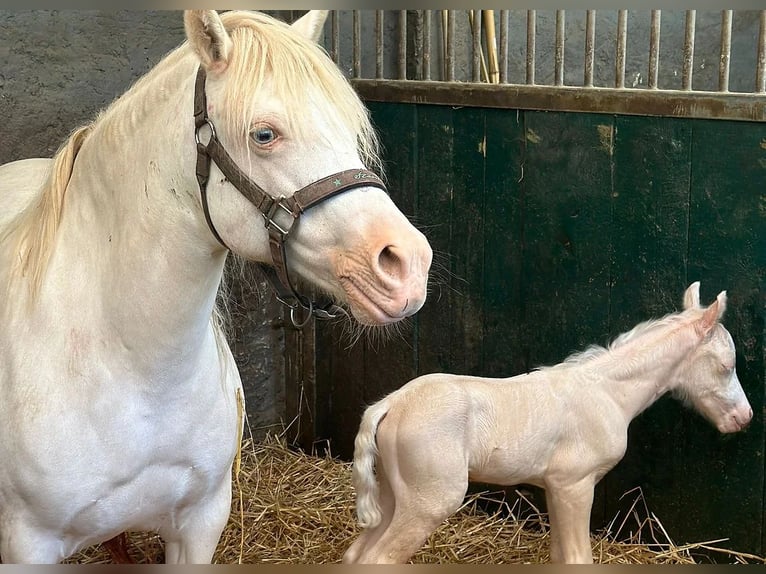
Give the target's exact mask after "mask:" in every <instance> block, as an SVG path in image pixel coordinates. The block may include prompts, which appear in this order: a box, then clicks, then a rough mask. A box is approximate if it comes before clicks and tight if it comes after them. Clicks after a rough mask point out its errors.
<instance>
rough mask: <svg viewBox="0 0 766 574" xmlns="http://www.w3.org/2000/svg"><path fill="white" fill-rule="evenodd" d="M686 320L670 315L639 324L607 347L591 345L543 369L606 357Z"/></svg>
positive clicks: (580, 363)
mask: <svg viewBox="0 0 766 574" xmlns="http://www.w3.org/2000/svg"><path fill="white" fill-rule="evenodd" d="M688 320H689V317H688V315H686V314H682V313H670V314H668V315H665V316H664V317H660V318H659V319H649V320H648V321H644V322H643V323H639V324H638V325H636V326H635V327H633V328H632V329H631V330H630V331H626V332H625V333H622V334H621V335H618V336H617V337H615V338H614V340H613V341H612V342H611V343H610V344H609V345H608V346H607V347H602V346H600V345H591V346H589V347H588V348H586V349H585V350H584V351H580V352H577V353H573V354H571V355H569V356H568V357H567V358H566V359H564V361H562V362H561V363H559V364H557V365H551V366H549V367H543V368H544V369H555V368H559V367H561V368H566V367H572V366H578V365H582V364H584V363H587V362H588V361H591V360H593V359H596V358H598V357H603V356H604V355H607V354H608V353H610V352H612V351H614V350H616V349H620V348H622V347H624V346H626V345H628V344H630V343H633V342H635V341H637V340H638V339H640V338H642V337H645V336H647V335H650V334H653V333H656V332H657V331H660V330H664V329H668V328H672V327H676V326H678V325H679V324H681V323H684V322H688Z"/></svg>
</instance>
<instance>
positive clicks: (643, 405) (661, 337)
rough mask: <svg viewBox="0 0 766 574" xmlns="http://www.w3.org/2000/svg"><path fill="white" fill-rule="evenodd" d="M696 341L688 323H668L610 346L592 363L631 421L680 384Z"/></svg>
mask: <svg viewBox="0 0 766 574" xmlns="http://www.w3.org/2000/svg"><path fill="white" fill-rule="evenodd" d="M697 343H698V338H697V336H696V334H695V331H694V327H693V326H692V324H691V323H689V322H676V323H670V324H669V325H667V326H666V327H663V328H660V329H658V330H655V331H650V332H648V333H645V334H643V335H641V336H639V337H637V338H636V339H635V340H632V341H629V342H627V343H625V344H623V345H620V346H618V347H617V348H615V349H612V350H610V351H609V352H608V353H606V354H605V355H603V356H602V357H600V358H599V359H597V360H596V361H595V362H594V363H593V365H592V366H593V367H594V368H596V369H597V370H598V371H599V373H600V374H601V376H602V378H604V379H606V385H607V388H608V392H610V393H611V394H612V395H613V398H614V400H615V402H616V403H617V404H618V405H619V406H620V408H621V409H622V411H623V412H624V413H625V417H626V420H628V421H630V420H632V419H633V418H635V417H636V416H638V415H639V414H640V413H641V412H642V411H644V410H645V409H647V408H648V407H649V406H651V405H652V404H653V403H654V402H655V401H656V400H657V399H659V398H660V397H661V396H662V395H664V394H665V393H667V392H669V391H672V390H673V389H674V388H675V387H676V386H677V385H678V384H679V380H680V371H681V369H683V365H684V364H685V360H686V357H687V356H688V354H689V353H690V352H691V351H692V349H693V348H694V347H695V346H696V345H697Z"/></svg>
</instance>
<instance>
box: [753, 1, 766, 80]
mask: <svg viewBox="0 0 766 574" xmlns="http://www.w3.org/2000/svg"><path fill="white" fill-rule="evenodd" d="M756 66H757V67H756V70H755V91H756V92H758V93H759V94H763V93H764V92H766V10H761V26H760V30H759V32H758V63H757V64H756Z"/></svg>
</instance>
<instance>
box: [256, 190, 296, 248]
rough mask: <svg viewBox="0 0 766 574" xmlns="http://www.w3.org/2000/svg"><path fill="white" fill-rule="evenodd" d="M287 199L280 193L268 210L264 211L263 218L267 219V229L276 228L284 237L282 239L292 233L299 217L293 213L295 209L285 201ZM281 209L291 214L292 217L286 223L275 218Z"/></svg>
mask: <svg viewBox="0 0 766 574" xmlns="http://www.w3.org/2000/svg"><path fill="white" fill-rule="evenodd" d="M285 199H287V198H286V197H285V196H284V195H280V196H279V198H278V199H275V200H274V201H272V202H271V205H270V206H269V209H268V211H265V212H262V213H263V218H264V219H265V220H266V229H268V230H269V231H271V230H276V231H277V232H278V233H279V234H280V236H281V237H282V241H284V240H285V239H287V236H288V235H289V234H290V231H291V230H292V228H293V225H294V224H295V220H296V219H297V218H296V217H295V214H294V213H293V210H292V209H290V207H289V206H287V205H286V204H285V203H284V201H285ZM279 209H281V210H282V211H284V212H285V213H286V214H287V215H289V216H290V219H289V220H288V222H287V224H286V225H285V224H282V223H279V222H277V220H276V219H274V216H275V215H276V214H277V213H278V210H279Z"/></svg>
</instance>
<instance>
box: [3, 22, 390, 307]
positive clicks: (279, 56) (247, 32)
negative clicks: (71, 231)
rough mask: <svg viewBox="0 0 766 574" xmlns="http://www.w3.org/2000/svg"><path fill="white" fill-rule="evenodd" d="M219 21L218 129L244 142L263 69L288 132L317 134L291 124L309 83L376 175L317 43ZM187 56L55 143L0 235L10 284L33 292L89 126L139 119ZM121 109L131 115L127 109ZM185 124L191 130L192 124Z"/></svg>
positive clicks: (285, 27) (364, 116)
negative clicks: (143, 99)
mask: <svg viewBox="0 0 766 574" xmlns="http://www.w3.org/2000/svg"><path fill="white" fill-rule="evenodd" d="M221 19H222V21H223V22H224V25H225V26H226V29H227V31H228V32H229V34H230V36H231V39H232V43H233V49H232V54H231V59H230V63H229V70H228V72H227V73H228V75H229V80H228V81H227V83H226V88H225V93H224V100H225V101H224V103H223V109H224V126H223V129H226V130H228V131H229V132H230V133H231V134H232V135H233V136H234V137H237V138H240V139H242V138H243V141H245V142H249V141H250V138H249V137H248V132H249V130H250V126H251V125H252V119H253V118H252V110H253V108H254V105H253V104H254V102H255V100H256V99H257V98H258V96H259V93H260V91H261V88H262V86H263V84H264V80H265V78H266V77H267V74H269V75H270V81H271V82H272V83H271V84H270V87H272V88H273V89H274V90H275V93H276V95H277V97H278V98H280V99H281V100H282V101H283V102H285V104H286V106H287V112H288V117H289V118H290V121H291V122H292V125H291V126H290V128H291V130H294V131H295V133H296V134H297V135H298V136H299V137H301V136H302V137H308V136H309V135H313V136H314V137H315V136H316V134H307V133H305V130H303V131H302V130H301V128H302V124H301V122H300V121H298V118H300V115H301V114H300V110H301V109H305V107H306V103H307V99H308V98H309V97H312V96H313V95H315V93H316V92H313V93H312V92H311V90H310V88H311V87H315V88H317V89H318V90H319V95H321V96H324V97H323V98H320V99H319V100H320V101H319V105H320V112H321V113H323V114H324V115H325V117H326V118H327V119H328V120H330V121H331V122H333V121H334V123H335V125H333V128H335V130H334V131H336V132H337V133H338V134H342V133H346V134H349V137H352V138H353V137H355V138H356V145H357V149H358V150H359V155H360V157H361V159H362V161H363V162H364V164H365V165H366V166H367V167H368V168H369V169H372V170H375V171H377V172H378V173H380V174H381V176H382V175H383V174H382V165H381V162H380V158H379V143H378V139H377V135H376V132H375V130H374V128H373V126H372V122H371V121H370V117H369V111H368V110H367V108H366V107H365V106H364V104H363V103H362V102H361V100H360V99H359V97H358V96H357V95H356V93H355V92H354V90H353V88H352V87H351V85H350V84H349V82H348V81H347V80H346V78H345V77H344V76H343V75H342V73H341V72H340V70H339V69H338V67H337V66H336V65H335V63H334V62H332V60H331V59H330V58H329V57H328V56H327V54H326V52H325V51H324V50H323V49H322V48H321V47H320V46H319V45H318V44H316V43H314V42H313V41H311V40H309V39H307V38H304V37H302V36H301V35H300V34H297V33H295V32H293V31H292V30H291V29H290V25H289V24H286V23H285V22H281V21H279V20H276V19H274V18H272V17H271V16H268V15H267V14H264V13H261V12H245V11H231V12H226V13H223V14H221ZM190 53H191V48H190V47H189V45H188V42H184V43H183V44H181V45H180V46H179V47H177V48H175V49H174V50H172V51H171V52H170V53H168V54H167V55H166V56H165V57H164V58H163V59H162V60H161V61H160V62H159V63H158V64H157V65H156V66H154V67H153V68H152V69H151V70H149V71H148V72H147V73H146V74H145V75H144V76H142V77H141V78H139V79H138V80H137V81H136V82H135V83H134V85H133V86H132V87H131V88H130V89H129V90H127V91H126V92H125V93H124V94H123V95H122V96H121V97H119V98H117V99H116V100H115V101H114V102H112V103H111V104H110V105H109V106H108V107H107V108H106V109H105V110H103V111H102V112H100V113H99V114H98V116H97V118H96V119H95V120H94V121H93V122H91V123H89V124H87V125H85V126H82V127H80V128H78V129H76V130H75V131H74V132H72V134H71V135H70V136H69V137H68V138H67V140H66V141H65V142H64V143H63V144H62V146H61V147H60V148H59V150H58V151H57V152H56V154H55V155H54V158H53V164H52V167H51V169H50V172H49V174H48V176H47V179H46V181H45V183H44V184H43V187H42V190H41V192H40V195H39V198H38V200H37V201H35V202H32V203H31V204H30V206H29V207H28V208H27V209H26V210H25V211H24V212H23V213H21V214H19V216H18V217H17V218H16V219H15V220H14V222H13V223H12V224H11V225H10V226H9V227H8V228H7V229H6V231H5V232H4V233H3V234H2V235H0V245H2V244H3V243H5V242H9V243H10V242H12V244H13V247H12V249H13V250H12V253H13V256H12V264H11V272H10V276H9V281H10V280H13V279H14V278H19V277H27V279H28V281H29V288H30V291H31V294H32V295H33V296H34V295H35V294H36V293H38V292H39V290H40V286H41V284H42V279H43V275H44V273H45V269H46V267H47V263H48V261H49V259H50V255H51V250H52V246H53V241H54V239H55V236H56V232H57V230H58V228H59V224H60V221H61V211H62V207H63V204H64V198H65V195H66V191H67V187H68V185H69V181H70V179H71V177H72V173H73V170H74V163H75V158H76V156H77V154H78V152H79V150H80V148H81V147H82V145H83V143H84V142H85V141H86V140H87V139H88V137H89V136H91V134H93V132H94V131H95V130H96V128H100V127H102V126H103V125H104V124H110V125H112V126H113V125H114V124H115V123H119V122H123V121H124V122H130V121H133V120H134V119H135V117H137V116H138V117H140V114H137V113H135V107H134V106H135V103H136V102H135V98H133V97H132V96H136V95H140V94H141V92H142V90H143V88H144V87H146V86H147V85H148V84H149V81H150V78H155V77H156V76H157V75H158V74H159V73H161V72H162V71H163V70H165V69H167V68H169V67H171V66H174V65H176V64H178V62H179V61H180V60H181V59H183V58H185V57H187V56H188V55H190ZM139 103H140V102H139ZM314 103H315V104H316V103H317V102H316V101H315V102H314ZM147 105H148V104H147ZM127 106H133V107H132V108H128V107H127ZM128 109H130V111H131V112H132V113H127V112H126V110H128ZM123 112H125V113H123ZM190 113H191V112H190ZM331 125H332V124H331ZM189 126H190V130H191V129H192V124H191V122H190V124H189ZM99 131H100V130H99ZM248 145H249V144H248Z"/></svg>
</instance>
